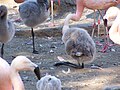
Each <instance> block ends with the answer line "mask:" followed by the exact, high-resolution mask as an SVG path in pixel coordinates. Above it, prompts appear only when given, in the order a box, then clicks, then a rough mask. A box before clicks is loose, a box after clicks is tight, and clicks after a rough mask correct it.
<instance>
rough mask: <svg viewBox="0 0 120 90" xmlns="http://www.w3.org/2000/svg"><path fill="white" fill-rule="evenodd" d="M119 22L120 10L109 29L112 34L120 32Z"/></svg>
mask: <svg viewBox="0 0 120 90" xmlns="http://www.w3.org/2000/svg"><path fill="white" fill-rule="evenodd" d="M119 23H120V11H119V12H118V15H117V17H116V19H115V20H114V22H113V24H112V26H111V28H110V30H109V33H110V34H114V33H118V29H119V28H118V26H119Z"/></svg>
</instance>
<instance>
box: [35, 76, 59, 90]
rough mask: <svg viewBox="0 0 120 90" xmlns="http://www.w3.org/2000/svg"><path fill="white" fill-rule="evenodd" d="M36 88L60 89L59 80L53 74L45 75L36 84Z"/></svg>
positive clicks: (43, 89) (40, 89)
mask: <svg viewBox="0 0 120 90" xmlns="http://www.w3.org/2000/svg"><path fill="white" fill-rule="evenodd" d="M36 87H37V90H61V81H60V79H58V78H57V77H55V76H51V75H46V76H44V77H42V78H41V79H40V80H39V81H38V82H37V84H36Z"/></svg>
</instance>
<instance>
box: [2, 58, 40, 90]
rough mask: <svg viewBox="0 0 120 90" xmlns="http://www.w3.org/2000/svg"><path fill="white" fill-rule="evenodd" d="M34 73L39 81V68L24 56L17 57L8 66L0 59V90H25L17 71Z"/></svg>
mask: <svg viewBox="0 0 120 90" xmlns="http://www.w3.org/2000/svg"><path fill="white" fill-rule="evenodd" d="M24 70H30V71H34V72H35V74H36V76H37V77H38V79H40V72H39V67H38V65H36V64H35V63H33V62H31V61H30V60H29V59H28V58H27V57H25V56H17V57H16V58H15V59H13V61H12V63H11V65H9V64H8V63H7V62H6V61H5V60H4V59H2V58H0V71H1V72H0V90H25V88H24V84H23V82H22V79H21V77H20V75H19V71H24Z"/></svg>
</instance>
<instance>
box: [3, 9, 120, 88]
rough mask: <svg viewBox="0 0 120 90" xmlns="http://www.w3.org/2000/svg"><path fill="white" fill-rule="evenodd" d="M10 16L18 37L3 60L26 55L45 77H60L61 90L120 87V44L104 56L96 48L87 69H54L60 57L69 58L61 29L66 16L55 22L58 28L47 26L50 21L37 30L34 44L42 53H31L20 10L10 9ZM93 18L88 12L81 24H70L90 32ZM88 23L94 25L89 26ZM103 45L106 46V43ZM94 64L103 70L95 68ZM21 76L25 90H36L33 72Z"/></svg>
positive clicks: (30, 45) (10, 43) (9, 46)
mask: <svg viewBox="0 0 120 90" xmlns="http://www.w3.org/2000/svg"><path fill="white" fill-rule="evenodd" d="M61 13H63V12H61ZM8 14H9V15H8V18H9V19H11V20H12V21H13V23H14V24H15V27H16V35H15V37H14V38H13V39H12V41H11V42H9V43H7V44H6V45H5V55H4V58H5V59H6V60H7V61H8V62H9V63H11V61H12V56H17V55H24V56H27V57H28V58H29V59H31V60H32V61H33V62H34V63H36V64H38V65H39V67H40V71H41V75H42V76H44V75H45V74H46V73H48V74H51V75H54V76H56V77H58V78H59V79H60V80H61V82H62V90H103V88H105V87H106V86H112V85H113V86H114V85H120V46H119V45H114V46H112V47H109V49H108V50H107V51H106V52H105V53H101V52H99V50H100V49H102V46H96V47H97V55H96V58H95V60H94V61H93V62H92V63H89V64H86V65H85V68H84V69H74V68H70V67H67V66H60V67H55V66H53V65H54V64H55V63H56V62H59V60H58V57H62V58H64V59H65V60H68V59H69V58H68V56H67V55H66V53H65V49H64V44H63V42H62V40H61V27H62V25H63V20H64V18H65V16H66V14H67V13H66V14H63V15H62V17H61V18H60V19H56V20H55V23H58V25H57V26H56V27H48V26H47V25H48V24H49V22H46V23H43V24H42V25H39V26H37V27H36V28H35V30H36V33H35V34H36V38H35V44H36V49H37V50H38V51H39V54H33V53H32V44H31V35H30V28H29V27H26V26H25V25H24V23H23V22H22V21H21V20H18V19H19V18H20V17H19V13H18V11H17V8H9V13H8ZM92 17H93V11H90V10H88V9H86V10H84V14H83V17H82V18H81V20H80V21H79V23H76V22H71V24H73V25H77V26H80V27H81V26H84V27H85V28H88V29H89V30H88V31H89V32H91V31H90V30H91V29H92V26H91V24H92V23H93V18H92ZM16 19H17V20H16ZM87 23H91V24H89V25H88V24H87ZM94 40H95V42H96V41H97V40H98V39H97V38H96V37H94ZM100 41H103V40H102V37H100ZM101 43H103V44H104V42H101ZM111 43H112V42H111ZM73 61H74V60H73ZM92 65H95V66H98V67H100V68H99V69H95V68H94V69H93V68H92V67H91V66H92ZM67 71H68V72H67ZM20 75H21V77H22V80H23V82H24V85H25V88H26V90H36V86H35V85H36V82H37V79H36V77H35V75H34V73H33V72H28V71H24V72H20ZM118 90H120V88H119V89H118Z"/></svg>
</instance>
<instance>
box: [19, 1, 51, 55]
mask: <svg viewBox="0 0 120 90" xmlns="http://www.w3.org/2000/svg"><path fill="white" fill-rule="evenodd" d="M48 9H49V3H48V0H26V1H24V2H23V4H21V5H20V6H19V13H20V17H21V18H22V20H23V22H24V23H25V25H27V26H28V27H31V34H32V41H33V53H34V54H38V51H37V50H35V44H34V31H33V27H35V26H37V25H38V24H41V23H43V22H44V21H45V20H46V19H47V18H48V16H49V10H48Z"/></svg>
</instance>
